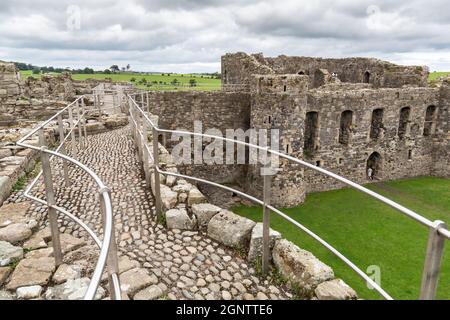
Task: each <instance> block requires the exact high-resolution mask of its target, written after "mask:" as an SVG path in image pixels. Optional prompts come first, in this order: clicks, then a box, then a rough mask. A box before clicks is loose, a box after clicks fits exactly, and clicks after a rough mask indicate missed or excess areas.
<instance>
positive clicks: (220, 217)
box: [208, 210, 256, 249]
mask: <svg viewBox="0 0 450 320" xmlns="http://www.w3.org/2000/svg"><path fill="white" fill-rule="evenodd" d="M255 224H256V223H255V222H254V221H252V220H249V219H247V218H244V217H241V216H238V215H236V214H234V213H233V212H230V211H228V210H222V211H220V212H219V213H218V214H216V215H215V216H214V217H213V218H212V219H211V221H209V224H208V236H209V237H211V238H212V239H214V240H216V241H218V242H220V243H222V244H224V245H226V246H228V247H233V248H239V249H244V248H245V249H247V246H248V244H249V242H250V236H251V232H252V229H253V227H254V226H255Z"/></svg>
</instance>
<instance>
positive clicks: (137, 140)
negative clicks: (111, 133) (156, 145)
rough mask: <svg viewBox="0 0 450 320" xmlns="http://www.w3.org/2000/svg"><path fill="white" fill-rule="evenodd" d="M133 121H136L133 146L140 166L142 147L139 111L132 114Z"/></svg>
mask: <svg viewBox="0 0 450 320" xmlns="http://www.w3.org/2000/svg"><path fill="white" fill-rule="evenodd" d="M134 120H135V121H136V128H135V137H136V138H135V145H136V151H137V154H138V160H139V162H140V163H141V164H142V160H143V159H142V149H141V147H142V145H141V134H140V132H141V116H140V112H139V110H136V112H135V113H134Z"/></svg>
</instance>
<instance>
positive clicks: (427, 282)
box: [127, 93, 450, 300]
mask: <svg viewBox="0 0 450 320" xmlns="http://www.w3.org/2000/svg"><path fill="white" fill-rule="evenodd" d="M138 94H139V93H134V94H127V96H128V101H129V102H131V103H132V105H133V106H134V107H135V108H136V110H137V111H138V112H139V114H140V115H141V116H142V119H143V120H145V121H146V122H147V123H148V124H149V125H150V126H151V128H152V131H153V141H157V138H155V134H158V133H175V134H178V135H181V136H182V135H188V136H194V137H195V136H197V137H203V138H210V139H218V140H222V141H225V142H231V143H233V144H240V145H244V146H247V147H249V148H252V149H257V150H262V151H264V152H268V153H270V154H273V155H276V156H279V157H281V158H284V159H287V160H289V161H292V162H294V163H297V164H300V165H302V166H304V167H307V168H309V169H312V170H315V171H318V172H320V173H322V174H325V175H327V176H329V177H331V178H333V179H335V180H338V181H340V182H342V183H344V184H346V185H348V186H350V187H353V188H355V189H356V190H358V191H360V192H363V193H365V194H367V195H369V196H370V197H372V198H374V199H376V200H378V201H380V202H383V203H384V204H387V205H388V206H390V207H392V208H394V209H396V210H397V211H400V212H401V213H403V214H404V215H406V216H407V217H409V218H411V219H413V220H415V221H417V222H419V223H421V224H422V225H425V226H427V227H428V228H429V230H430V235H429V242H428V247H427V255H426V260H425V267H424V272H423V278H422V289H421V299H433V298H434V296H435V294H436V287H437V281H438V275H439V270H440V261H441V259H442V252H443V240H444V239H450V231H449V230H448V229H447V226H446V225H445V224H444V223H442V222H440V221H435V222H432V221H430V220H429V219H427V218H425V217H423V216H421V215H419V214H417V213H416V212H414V211H412V210H410V209H408V208H406V207H404V206H402V205H400V204H398V203H396V202H394V201H392V200H390V199H388V198H386V197H384V196H382V195H380V194H378V193H376V192H374V191H372V190H369V189H367V188H365V187H363V186H361V185H359V184H357V183H355V182H353V181H350V180H348V179H346V178H344V177H341V176H339V175H337V174H335V173H333V172H330V171H328V170H325V169H323V168H320V167H317V166H314V165H312V164H310V163H308V162H305V161H302V160H300V159H297V158H294V157H292V156H289V155H287V154H284V153H281V152H279V151H276V150H272V149H270V148H265V147H261V146H258V145H254V144H251V143H248V142H245V141H240V140H234V139H229V138H224V137H220V136H215V135H209V134H203V133H196V132H190V131H182V130H169V129H161V128H159V127H158V126H157V125H156V124H155V123H153V121H152V120H151V119H150V118H149V117H148V115H147V114H146V113H145V112H144V110H143V109H142V108H141V107H140V106H139V105H138V103H137V102H136V101H135V99H134V98H133V96H135V95H138ZM141 100H142V101H141V102H142V107H144V101H143V95H142V93H141ZM130 108H131V104H130ZM147 109H149V104H148V100H147ZM130 115H131V118H132V121H133V125H134V128H136V130H137V131H138V132H139V135H140V137H141V139H144V134H143V133H142V132H140V130H139V129H137V127H138V122H137V121H136V119H135V118H134V116H133V112H131V109H130ZM144 146H145V149H146V151H147V153H148V154H151V153H150V150H149V147H148V145H147V143H144ZM158 156H159V155H158V146H157V143H156V147H155V143H154V147H153V158H154V161H153V168H154V169H155V170H156V172H158V174H155V188H157V189H159V174H163V175H171V176H175V177H181V178H184V179H188V180H193V181H197V182H202V183H206V184H209V185H213V186H216V187H218V188H221V189H225V190H228V191H232V192H234V193H236V194H239V195H241V196H243V197H245V198H247V199H249V200H252V201H253V202H256V203H258V204H260V205H263V206H264V207H265V208H268V209H270V210H271V211H273V212H275V213H277V214H278V215H280V216H281V217H282V218H284V219H285V220H287V221H289V222H291V223H292V224H294V225H295V226H297V227H298V228H300V229H301V230H302V231H304V232H305V233H307V234H308V235H309V236H311V237H312V238H314V239H315V240H316V241H318V242H319V243H320V244H322V245H323V246H324V247H325V248H326V249H328V250H329V251H330V252H332V253H333V254H334V255H335V256H337V257H338V258H339V259H340V260H342V261H343V262H344V263H345V264H346V265H347V266H349V267H350V268H351V269H352V270H353V271H355V272H356V273H357V274H358V275H359V276H360V277H361V278H363V279H364V280H366V281H367V282H368V283H369V284H370V285H371V286H372V287H373V288H374V289H375V290H376V291H377V292H378V293H379V294H380V295H381V296H383V297H384V298H385V299H388V300H391V299H393V298H392V297H391V296H390V295H389V294H388V293H387V292H386V291H384V290H383V289H382V288H381V287H380V286H379V285H378V284H376V283H375V282H374V281H373V280H372V279H371V278H370V277H368V276H367V274H366V273H364V272H363V271H362V270H361V269H359V268H358V267H357V266H356V265H355V264H354V263H352V262H351V261H350V260H349V259H348V258H346V257H345V256H344V255H343V254H341V253H340V252H339V251H338V250H336V249H335V248H334V247H333V246H331V245H330V244H329V243H327V242H326V241H325V240H323V239H322V238H320V237H319V236H318V235H316V234H315V233H314V232H312V231H311V230H309V229H308V228H306V227H305V226H303V225H302V224H300V223H299V222H298V221H296V220H294V219H292V218H291V217H289V216H287V215H286V214H285V213H283V212H281V211H280V210H278V209H277V208H275V207H273V206H271V205H270V204H268V201H267V202H266V199H265V200H264V201H262V200H260V199H257V198H255V197H253V196H250V195H248V194H246V193H244V192H241V191H239V190H236V189H233V188H230V187H227V186H224V185H221V184H219V183H215V182H212V181H209V180H205V179H200V178H196V177H192V176H187V175H181V174H177V173H174V172H168V171H163V170H161V169H160V168H159V163H158ZM157 193H159V190H158V191H157ZM155 197H156V195H155ZM159 201H160V199H156V202H157V203H158V202H159ZM156 207H157V209H158V205H157V206H156ZM267 230H268V227H267ZM436 238H438V239H436ZM263 263H264V261H263Z"/></svg>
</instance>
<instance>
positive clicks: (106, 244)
mask: <svg viewBox="0 0 450 320" xmlns="http://www.w3.org/2000/svg"><path fill="white" fill-rule="evenodd" d="M84 98H85V96H84V95H83V96H80V97H78V98H77V99H76V100H75V101H73V102H72V103H70V104H68V105H67V106H66V107H65V108H63V109H62V110H61V111H59V112H57V113H56V114H55V115H53V116H52V117H50V118H49V119H48V120H46V121H44V122H43V123H42V124H40V125H39V126H37V127H36V128H35V129H33V130H31V131H30V132H29V133H28V134H26V135H25V136H24V137H22V138H21V139H20V140H19V141H17V143H16V144H17V145H19V146H21V147H24V148H28V149H32V150H36V151H39V152H40V153H41V156H44V155H47V157H48V156H49V155H50V156H51V157H49V158H48V161H50V160H51V159H52V158H53V157H57V158H59V159H61V160H62V161H63V162H64V161H67V162H69V163H71V164H73V165H75V166H76V167H78V168H80V169H81V170H83V171H84V172H86V173H87V174H88V175H89V176H90V177H91V178H92V179H93V180H94V182H95V183H96V185H97V186H98V189H99V195H100V196H101V197H102V200H101V203H100V204H101V207H102V209H103V224H104V227H103V241H100V239H99V237H98V236H97V235H96V234H95V232H94V231H93V230H92V229H91V228H90V227H89V226H88V225H87V224H85V223H84V222H82V221H81V220H80V219H78V218H77V217H76V216H75V215H74V214H72V213H70V212H69V211H67V210H66V209H64V208H61V207H59V206H57V205H56V204H54V203H49V201H48V200H47V201H46V200H43V199H40V198H37V197H35V196H33V195H31V190H32V189H33V187H34V185H35V184H36V183H37V182H38V180H39V178H40V177H41V176H42V175H44V176H45V172H44V170H45V168H43V169H42V170H41V171H40V172H39V174H38V175H37V176H36V177H35V179H34V180H33V182H32V183H31V184H30V185H29V186H28V187H27V189H26V190H25V192H24V196H25V197H27V198H29V199H31V200H33V201H36V202H38V203H40V204H43V205H46V206H48V208H49V210H50V209H52V210H55V212H59V213H61V214H63V215H64V216H66V217H68V218H69V219H71V220H72V221H73V222H75V223H76V224H77V225H79V226H80V227H81V228H83V229H84V230H85V231H86V232H87V233H88V235H89V236H90V237H91V238H92V239H93V240H94V242H95V244H96V245H97V246H98V247H99V248H100V254H99V258H98V260H97V263H96V266H95V269H94V273H93V275H92V278H91V281H90V283H89V286H88V289H87V291H86V293H85V296H84V300H92V299H94V297H95V294H96V292H97V289H98V287H99V285H100V281H101V277H102V274H103V272H104V269H105V266H106V264H107V260H108V259H110V260H112V262H111V263H108V268H109V274H110V277H111V278H110V290H111V292H110V294H111V297H112V298H114V299H115V300H121V293H120V282H119V280H118V276H117V273H118V267H117V251H116V248H115V245H116V244H115V237H114V234H113V232H114V227H113V225H114V221H113V214H112V212H113V211H112V204H111V197H110V195H109V189H108V188H107V187H106V185H105V184H104V183H103V182H102V180H101V179H100V178H99V177H98V176H97V174H96V173H95V172H94V171H93V170H91V169H90V168H89V167H87V166H86V165H84V164H82V163H81V162H79V161H77V160H76V159H73V158H72V157H69V156H67V155H65V154H64V153H60V152H59V151H60V150H61V149H62V148H63V147H64V144H65V143H66V142H67V139H68V137H69V136H70V135H71V134H73V131H74V130H75V128H76V127H77V126H78V128H79V130H80V131H79V133H80V135H79V139H80V141H81V138H82V135H83V133H82V131H81V127H80V126H81V120H82V119H83V117H84V116H85V114H86V113H87V111H84V110H83V112H82V113H81V114H80V113H79V118H78V121H77V122H75V123H73V122H71V124H70V127H71V128H70V130H69V132H68V134H67V135H65V137H64V138H63V139H61V143H60V145H59V146H58V147H57V148H56V150H55V151H52V150H48V149H47V148H46V147H45V146H40V147H37V146H33V145H30V144H27V143H26V142H25V141H26V140H28V139H29V138H30V137H31V136H33V135H34V134H36V133H37V132H42V134H43V130H44V128H45V127H46V126H47V125H48V124H49V123H50V122H51V121H53V120H55V119H57V118H58V120H59V123H60V125H61V124H62V115H63V114H64V113H65V112H66V111H69V114H71V112H72V110H71V108H72V107H73V106H74V105H75V104H76V105H77V107H78V108H79V103H80V101H81V103H82V104H83V102H84ZM83 106H84V105H83ZM78 112H79V109H78ZM71 121H72V120H71ZM84 134H85V137H84V138H86V131H85V130H84ZM63 136H64V134H63ZM60 138H61V137H60ZM73 138H74V135H72V139H73ZM73 143H75V141H72V144H73ZM48 163H49V162H48ZM48 169H50V168H48ZM50 174H51V169H50ZM50 178H51V175H50ZM65 178H66V179H68V177H65ZM66 182H67V181H66ZM47 188H48V186H47V185H46V189H47ZM47 192H48V191H47ZM49 216H50V214H49ZM50 227H51V229H52V230H51V231H52V236H53V235H54V234H55V233H56V235H57V238H58V241H55V239H52V240H53V244H54V251H55V263H56V264H59V263H61V261H57V260H58V259H57V257H58V256H60V255H61V252H56V251H60V243H58V244H55V242H59V230H54V228H52V227H53V226H52V225H50ZM56 229H57V226H56ZM112 248H113V249H114V250H111V249H112Z"/></svg>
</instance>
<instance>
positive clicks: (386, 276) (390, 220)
mask: <svg viewBox="0 0 450 320" xmlns="http://www.w3.org/2000/svg"><path fill="white" fill-rule="evenodd" d="M368 187H369V188H370V189H372V190H374V191H376V192H378V193H381V194H383V195H385V196H387V197H389V198H390V199H392V200H394V201H397V202H398V203H400V204H402V205H404V206H406V207H407V208H410V209H412V210H414V211H416V212H417V213H419V214H422V215H423V216H425V217H427V218H429V219H430V220H437V219H440V220H443V221H446V222H447V223H450V179H440V178H431V177H425V178H417V179H409V180H399V181H393V182H387V183H385V186H384V187H382V186H377V185H369V186H368ZM233 210H234V212H236V213H238V214H240V215H242V216H245V217H248V218H250V219H253V220H255V221H262V210H261V209H260V208H259V207H256V206H255V207H244V206H242V207H238V208H234V209H233ZM283 211H284V212H285V213H287V214H288V215H289V216H290V217H292V218H294V219H296V220H297V221H299V222H300V223H302V224H303V225H305V226H306V227H308V228H309V229H310V230H312V231H313V232H315V233H316V234H317V235H319V236H320V237H322V238H323V239H324V240H326V241H327V242H328V243H330V244H331V245H333V246H334V247H335V248H336V249H338V250H339V251H340V252H341V253H343V254H344V255H345V256H346V257H348V258H349V259H350V260H351V261H353V262H354V263H355V264H356V265H357V266H358V267H359V268H361V269H362V270H363V271H366V270H367V267H368V266H371V265H377V266H379V267H380V269H381V286H382V287H383V288H384V289H385V290H386V291H387V292H388V293H389V294H391V296H393V297H394V299H417V298H418V296H419V290H420V282H421V275H422V270H423V263H424V254H425V248H426V243H427V236H428V230H427V228H425V227H424V226H422V225H419V223H416V222H414V221H412V220H411V219H409V218H407V217H405V216H403V215H402V214H401V213H399V212H398V211H395V210H394V209H391V208H390V207H388V206H386V205H384V204H382V203H381V202H378V201H376V200H373V199H372V198H370V197H368V196H366V195H364V194H362V193H360V192H358V191H356V190H353V189H347V188H346V189H341V190H334V191H327V192H319V193H312V194H309V195H308V196H307V198H306V201H305V203H304V204H302V205H301V206H298V207H296V208H291V209H285V210H283ZM271 227H272V228H274V229H276V230H278V231H280V232H281V233H282V235H283V237H285V238H287V239H288V240H290V241H292V242H294V243H296V244H297V245H298V246H299V247H301V248H303V249H306V250H309V251H311V252H312V253H314V255H316V256H317V257H318V258H319V259H321V260H322V261H323V262H325V263H327V264H329V265H330V266H331V267H333V269H334V270H335V273H336V276H337V277H340V278H342V279H344V280H345V281H346V282H347V283H348V284H349V285H350V286H352V287H353V288H354V289H355V290H356V291H357V292H358V294H359V296H360V297H361V298H365V299H378V298H379V295H378V294H377V293H376V291H373V290H369V289H368V288H367V286H366V283H365V282H364V281H363V280H362V279H361V278H359V276H357V275H356V274H355V273H354V272H353V271H352V270H351V269H350V268H349V267H347V266H346V265H345V264H344V263H343V262H341V260H339V259H338V258H336V257H335V256H334V255H332V254H331V253H329V252H328V251H327V250H326V249H325V248H324V247H322V246H321V245H320V244H318V243H317V242H316V241H315V240H313V239H312V238H310V237H309V236H308V235H306V234H304V233H303V232H302V231H300V230H299V229H297V228H296V227H294V226H293V225H292V224H290V223H289V222H287V221H285V220H284V219H282V218H281V217H279V216H277V215H276V214H275V213H272V214H271ZM437 298H439V299H450V243H449V241H447V243H446V248H445V254H444V258H443V264H442V271H441V276H440V282H439V288H438V295H437Z"/></svg>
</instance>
